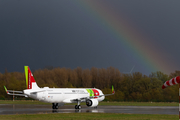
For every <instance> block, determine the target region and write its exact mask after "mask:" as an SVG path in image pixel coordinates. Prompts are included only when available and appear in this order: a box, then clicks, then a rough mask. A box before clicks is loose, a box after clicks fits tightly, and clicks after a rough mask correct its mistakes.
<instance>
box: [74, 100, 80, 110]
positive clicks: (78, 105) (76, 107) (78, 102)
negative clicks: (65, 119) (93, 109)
mask: <svg viewBox="0 0 180 120" xmlns="http://www.w3.org/2000/svg"><path fill="white" fill-rule="evenodd" d="M80 103H81V101H77V105H75V109H81V105H80Z"/></svg>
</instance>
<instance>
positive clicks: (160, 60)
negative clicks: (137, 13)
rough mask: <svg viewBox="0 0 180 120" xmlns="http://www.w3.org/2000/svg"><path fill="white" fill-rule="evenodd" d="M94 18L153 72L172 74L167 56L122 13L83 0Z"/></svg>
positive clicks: (104, 5) (95, 2)
mask: <svg viewBox="0 0 180 120" xmlns="http://www.w3.org/2000/svg"><path fill="white" fill-rule="evenodd" d="M78 2H79V4H80V5H81V6H83V7H84V9H85V10H87V12H89V13H90V14H91V15H92V16H93V17H96V18H97V22H100V23H104V25H105V26H103V27H105V28H106V29H107V30H108V32H109V33H111V34H113V35H114V36H115V37H116V38H117V40H118V41H119V42H120V44H121V45H123V46H125V48H126V49H127V50H128V51H130V52H131V53H132V54H133V55H135V56H136V59H137V60H138V61H139V62H141V63H142V65H143V66H146V68H147V69H149V70H151V71H152V72H155V71H161V72H163V73H168V74H169V73H170V72H172V71H170V70H173V68H172V66H171V65H170V63H169V62H168V61H167V60H165V59H164V58H165V55H164V54H161V53H159V52H158V49H157V48H156V47H157V46H156V47H154V46H155V45H154V44H153V43H151V39H150V38H148V37H146V36H144V35H143V34H142V32H140V31H138V29H137V27H136V26H135V25H132V24H131V23H130V22H129V21H128V20H127V19H126V17H124V15H123V14H122V13H120V12H119V11H118V13H117V12H116V11H115V10H114V9H113V7H109V5H108V4H107V3H106V2H105V1H103V2H99V1H98V0H96V1H95V0H94V1H93V0H81V1H78Z"/></svg>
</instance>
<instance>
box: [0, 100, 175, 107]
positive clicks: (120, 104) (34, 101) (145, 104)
mask: <svg viewBox="0 0 180 120" xmlns="http://www.w3.org/2000/svg"><path fill="white" fill-rule="evenodd" d="M0 104H40V105H51V103H44V102H40V101H36V100H15V101H12V100H0ZM67 105H75V103H74V104H67ZM81 105H85V103H82V104H81ZM99 105H102V106H106V105H107V106H108V105H110V106H179V103H177V102H172V103H170V102H152V103H151V102H100V103H99Z"/></svg>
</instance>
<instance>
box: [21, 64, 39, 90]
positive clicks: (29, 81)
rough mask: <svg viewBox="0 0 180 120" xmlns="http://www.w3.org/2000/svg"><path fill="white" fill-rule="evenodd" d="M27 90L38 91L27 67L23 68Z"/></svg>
mask: <svg viewBox="0 0 180 120" xmlns="http://www.w3.org/2000/svg"><path fill="white" fill-rule="evenodd" d="M24 71H25V77H26V86H27V89H39V87H38V86H37V84H36V81H35V79H34V77H33V74H32V72H31V70H30V68H29V66H24Z"/></svg>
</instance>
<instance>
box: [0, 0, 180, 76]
mask: <svg viewBox="0 0 180 120" xmlns="http://www.w3.org/2000/svg"><path fill="white" fill-rule="evenodd" d="M92 2H93V1H92ZM100 2H106V5H107V3H108V4H109V8H112V9H113V10H114V11H116V13H118V12H121V13H123V15H125V16H126V19H128V21H129V22H131V24H130V25H132V24H133V25H135V26H137V28H138V31H139V32H142V34H145V36H148V37H149V38H151V39H150V40H151V41H150V42H151V43H153V44H154V46H155V47H158V46H159V49H158V51H157V52H159V55H161V54H163V55H165V57H164V60H165V59H168V60H167V61H168V62H167V64H171V63H172V68H171V69H170V70H169V73H170V72H174V71H175V70H180V69H179V68H180V64H179V63H180V55H179V51H180V50H179V48H180V47H179V46H180V39H179V38H180V24H179V21H180V7H179V6H180V1H179V0H171V1H170V0H151V1H144V0H128V1H127V0H121V1H118V0H111V1H109V0H108V1H105V0H104V1H103V0H102V1H100ZM86 7H88V6H86V5H85V4H83V3H82V1H80V0H51V1H49V0H33V1H32V0H26V1H24V0H1V1H0V51H1V54H0V72H1V73H4V71H5V69H7V70H8V72H14V71H19V72H23V68H24V67H23V66H24V65H28V66H30V68H31V69H32V70H36V69H41V68H44V67H46V66H53V67H66V68H72V69H74V68H76V67H78V66H79V67H82V68H83V69H86V68H91V67H97V68H107V67H110V66H113V67H115V68H118V69H119V70H120V71H121V72H128V71H130V70H131V68H132V67H133V66H134V65H135V68H134V70H133V72H142V73H143V74H147V75H148V74H150V73H151V72H155V71H156V70H152V69H151V68H149V69H148V67H147V66H144V65H142V63H141V61H138V60H137V59H136V58H134V59H131V56H133V55H134V54H133V53H132V52H131V51H128V49H126V48H125V47H122V46H121V45H120V44H119V43H118V42H117V40H113V39H117V38H116V37H114V35H113V34H112V33H111V32H109V31H108V30H107V29H105V27H104V26H103V25H101V23H100V22H99V21H98V18H97V17H95V16H94V15H93V14H92V12H91V9H92V11H93V8H88V9H86ZM137 28H134V29H137ZM152 49H154V48H152ZM162 62H164V61H162ZM157 70H159V69H157ZM162 71H163V70H162ZM166 71H167V70H166Z"/></svg>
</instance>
